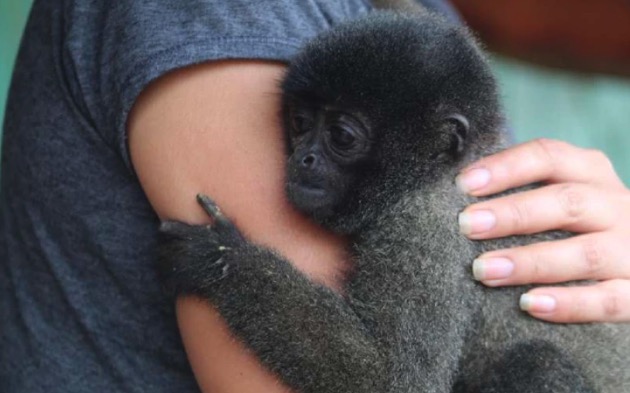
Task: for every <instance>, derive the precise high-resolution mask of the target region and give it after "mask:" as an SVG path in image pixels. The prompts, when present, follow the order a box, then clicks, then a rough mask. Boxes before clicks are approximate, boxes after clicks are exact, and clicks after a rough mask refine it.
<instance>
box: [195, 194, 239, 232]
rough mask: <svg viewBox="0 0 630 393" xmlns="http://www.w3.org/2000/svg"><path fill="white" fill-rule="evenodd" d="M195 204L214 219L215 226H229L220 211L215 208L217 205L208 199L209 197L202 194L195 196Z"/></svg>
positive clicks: (228, 221) (228, 222) (217, 207)
mask: <svg viewBox="0 0 630 393" xmlns="http://www.w3.org/2000/svg"><path fill="white" fill-rule="evenodd" d="M197 202H198V203H199V205H201V207H202V208H203V210H205V211H206V213H207V214H208V215H209V216H210V217H212V218H213V219H214V224H215V225H227V224H231V223H230V220H228V219H227V217H225V215H224V214H223V212H222V211H221V209H219V206H217V204H216V203H215V202H214V201H213V200H212V199H210V197H209V196H207V195H204V194H197Z"/></svg>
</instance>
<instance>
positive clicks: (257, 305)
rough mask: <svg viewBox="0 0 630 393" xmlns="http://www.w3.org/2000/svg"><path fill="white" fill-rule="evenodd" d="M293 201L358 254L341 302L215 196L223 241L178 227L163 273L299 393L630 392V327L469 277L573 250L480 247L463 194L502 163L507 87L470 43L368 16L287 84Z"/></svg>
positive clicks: (516, 240) (497, 243) (165, 231)
mask: <svg viewBox="0 0 630 393" xmlns="http://www.w3.org/2000/svg"><path fill="white" fill-rule="evenodd" d="M282 90H283V99H282V106H283V125H284V128H285V130H286V140H287V151H288V162H287V184H286V190H287V195H288V197H289V199H290V201H291V202H292V203H293V204H295V206H297V208H299V209H300V210H301V211H303V212H304V213H306V214H307V215H309V216H310V217H312V219H313V220H315V221H316V222H318V223H319V224H321V225H322V226H324V227H326V228H328V229H330V230H332V231H335V232H337V233H340V234H343V235H346V236H348V238H349V239H350V253H351V255H352V258H353V261H354V265H355V270H354V272H353V275H352V277H350V278H349V280H348V282H347V283H346V286H345V295H344V296H342V295H339V294H338V293H335V292H333V291H331V290H329V289H328V288H326V287H324V286H323V285H320V284H318V283H315V282H313V281H311V280H310V279H309V278H308V277H306V276H305V275H304V274H302V273H301V272H300V271H298V270H296V269H295V268H294V267H293V266H292V265H291V263H289V262H288V261H287V260H286V259H284V258H283V257H282V256H280V255H278V254H277V253H276V252H274V251H273V250H270V249H267V248H265V247H261V246H258V245H256V244H253V243H251V242H249V241H248V240H247V239H245V238H244V237H243V236H242V235H241V234H240V232H239V231H238V229H236V227H235V226H234V225H233V224H232V223H231V222H230V220H229V219H228V218H227V217H225V216H224V215H223V214H222V213H221V212H220V210H219V208H218V207H217V206H216V205H215V204H214V203H213V202H212V200H210V199H209V198H208V197H205V196H199V198H198V199H199V202H200V203H201V205H202V206H203V207H204V208H205V209H206V211H207V213H208V214H209V215H210V216H211V217H212V218H213V219H214V224H213V225H212V226H191V225H187V224H184V223H180V222H173V221H170V222H169V221H167V222H164V223H163V224H162V226H161V233H162V237H163V239H162V242H161V245H160V266H161V268H162V271H163V273H164V276H165V279H166V283H167V286H168V288H170V290H171V291H172V292H173V293H174V294H176V295H196V296H200V297H202V298H204V299H207V300H208V301H209V302H210V303H212V304H213V305H214V306H215V307H216V308H217V309H218V310H219V312H220V313H221V315H222V316H223V318H225V320H226V321H227V323H228V325H229V327H230V329H231V330H232V332H233V333H234V334H235V335H236V336H237V337H239V338H240V339H241V340H242V341H243V342H244V343H245V344H246V345H247V346H248V347H249V348H251V350H252V351H253V352H254V353H255V354H256V355H257V356H258V357H259V358H260V360H261V361H262V363H263V364H265V365H266V366H267V367H268V368H269V369H270V370H271V371H273V372H275V373H276V374H277V375H278V376H279V377H280V378H281V379H282V380H283V381H285V382H286V383H287V384H288V385H289V386H290V387H291V388H293V389H294V390H295V391H296V392H304V393H355V392H356V393H366V392H374V393H385V392H392V393H393V392H396V393H398V392H409V393H411V392H419V393H420V392H422V393H446V392H457V393H472V392H482V393H500V392H504V393H526V392H527V393H534V392H535V393H541V392H553V393H586V392H589V393H591V392H605V393H620V392H630V367H629V365H630V363H629V361H630V329H629V328H628V326H627V325H606V324H592V325H586V324H584V325H559V324H549V323H544V322H541V321H537V320H534V319H532V318H530V317H527V316H526V315H523V313H521V312H520V310H518V307H517V306H516V305H517V303H518V298H519V295H520V294H521V292H522V291H523V289H522V288H503V289H492V290H489V289H487V288H485V287H484V286H482V285H480V284H479V283H477V282H475V281H474V280H473V279H472V278H471V274H470V263H471V261H472V260H473V259H474V258H475V257H477V256H478V255H480V254H481V253H483V252H485V251H487V250H490V249H497V248H507V247H513V246H515V245H522V244H526V243H531V242H537V241H542V240H551V239H556V238H559V237H562V236H566V234H563V233H559V232H550V233H546V234H541V235H532V236H526V237H525V236H523V237H508V238H503V239H498V240H491V241H470V240H468V239H466V238H465V237H464V236H462V235H461V234H460V233H459V232H458V226H457V219H456V217H457V213H458V212H459V211H461V210H463V209H464V207H465V206H467V205H469V204H470V203H473V202H474V201H475V199H474V198H472V197H469V196H466V195H463V194H462V193H460V192H459V191H458V190H457V188H456V186H455V184H454V181H453V179H454V178H455V176H456V175H457V174H458V172H459V171H460V170H461V169H462V168H463V167H465V166H466V165H467V164H469V163H471V162H473V161H475V160H477V159H479V158H481V157H483V156H485V155H488V154H491V153H494V152H496V151H498V150H500V149H502V148H504V147H505V146H506V143H505V139H506V137H505V132H504V125H503V124H504V122H503V118H502V114H501V108H500V104H499V100H498V93H497V87H496V82H495V79H494V78H493V76H492V74H491V71H490V69H489V66H488V64H487V61H486V59H485V56H484V55H483V54H482V52H481V51H480V49H479V48H478V46H477V44H476V43H475V40H474V39H473V38H472V37H471V35H470V34H469V32H468V31H467V30H466V29H465V28H463V27H457V26H453V25H451V24H449V23H448V22H446V21H444V20H442V19H441V18H440V17H438V16H434V15H431V14H429V13H422V14H418V15H413V16H402V15H399V14H394V13H385V12H379V13H373V14H371V15H368V16H367V17H364V18H362V19H359V20H356V21H352V22H349V23H346V24H343V25H340V26H338V27H335V28H333V29H331V30H330V31H328V32H326V33H324V34H322V35H321V36H319V37H317V38H315V39H314V40H313V41H312V42H310V43H309V44H308V45H307V46H306V47H305V48H304V49H303V50H302V51H301V52H300V53H299V54H298V55H297V56H296V57H295V59H294V60H293V61H292V62H291V64H290V66H289V69H288V72H287V74H286V77H285V79H284V81H283V83H282Z"/></svg>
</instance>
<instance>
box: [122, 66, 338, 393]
mask: <svg viewBox="0 0 630 393" xmlns="http://www.w3.org/2000/svg"><path fill="white" fill-rule="evenodd" d="M283 70H284V67H283V66H281V65H279V64H275V63H268V62H267V63H265V62H247V61H225V62H216V63H208V64H203V65H199V66H195V67H190V68H187V69H183V70H180V71H177V72H175V73H171V74H169V75H167V76H165V77H163V78H161V79H160V80H158V81H157V82H155V83H153V84H152V85H151V86H150V87H149V88H148V89H147V90H145V91H144V92H143V94H142V95H141V97H140V98H139V100H138V101H137V102H136V104H135V106H134V109H133V111H132V113H131V115H130V119H129V122H128V127H127V129H128V135H129V148H130V152H131V158H132V162H133V165H134V169H135V170H136V173H137V174H138V177H139V179H140V182H141V184H142V187H143V189H144V190H145V193H146V194H147V196H148V198H149V201H150V202H151V204H152V206H153V207H154V209H155V210H156V212H157V213H158V215H159V216H160V218H162V219H177V220H180V221H185V222H189V223H197V224H200V223H205V222H207V216H206V215H205V213H204V212H203V211H202V209H201V208H200V207H199V206H198V205H197V203H196V201H195V197H194V196H195V195H196V194H197V193H199V192H203V193H206V194H208V195H212V197H213V198H214V199H215V200H216V201H217V203H218V204H219V205H220V206H221V207H222V208H223V211H224V212H225V213H226V215H229V216H230V217H231V218H232V219H233V220H234V221H235V222H236V224H237V226H238V227H239V229H240V230H241V231H243V232H244V233H245V235H246V236H247V237H248V238H250V239H252V240H255V241H256V242H258V243H260V244H263V245H266V246H271V247H273V248H275V249H276V250H278V251H280V252H282V253H283V254H284V255H285V256H286V257H287V258H288V259H289V260H291V261H292V262H294V263H295V264H296V266H297V267H298V268H299V269H301V270H302V271H305V272H306V273H307V274H308V275H310V276H311V277H313V278H314V279H316V280H319V281H322V282H325V283H326V284H328V285H331V286H333V287H336V288H340V283H341V279H342V277H343V270H344V264H343V259H344V258H343V254H342V251H341V249H342V245H341V241H340V240H339V239H337V238H333V237H332V236H331V235H329V234H327V233H325V232H323V231H322V230H321V229H319V228H318V227H316V226H314V225H313V224H311V223H310V222H309V221H307V220H306V219H304V218H303V217H302V216H301V215H299V214H298V213H296V212H295V211H294V210H293V209H292V208H291V207H290V206H289V205H288V203H287V202H286V200H285V198H284V193H283V183H282V182H283V168H284V158H283V157H284V150H283V149H284V145H283V141H282V134H281V130H280V128H279V125H278V121H277V110H278V109H277V108H278V107H279V105H278V102H277V98H278V91H277V81H278V79H279V78H280V77H281V75H282V72H283ZM177 314H178V321H179V324H180V329H181V333H182V338H183V341H184V345H185V347H186V350H187V353H188V356H189V359H190V361H191V364H192V366H193V370H194V372H195V375H196V378H197V380H198V382H199V384H200V386H201V388H202V389H203V390H204V391H212V392H213V393H214V392H218V393H222V392H249V391H251V392H261V391H265V392H276V391H278V392H280V391H286V388H285V387H283V386H281V385H280V384H279V382H278V381H277V380H276V378H275V377H273V376H272V375H271V374H270V373H268V372H267V371H266V370H264V368H263V367H262V366H260V364H259V363H258V361H257V360H256V359H255V357H254V356H253V355H252V354H251V353H249V352H248V351H247V349H246V348H245V347H244V346H243V345H242V344H240V343H239V342H238V341H236V340H234V338H233V337H232V336H231V335H230V333H229V332H228V330H227V328H226V326H225V323H224V322H223V320H222V319H221V318H220V317H219V316H218V314H217V312H216V311H215V310H214V309H212V308H211V307H209V306H208V305H207V304H206V303H201V302H199V301H198V300H196V299H192V298H186V299H179V300H178V302H177Z"/></svg>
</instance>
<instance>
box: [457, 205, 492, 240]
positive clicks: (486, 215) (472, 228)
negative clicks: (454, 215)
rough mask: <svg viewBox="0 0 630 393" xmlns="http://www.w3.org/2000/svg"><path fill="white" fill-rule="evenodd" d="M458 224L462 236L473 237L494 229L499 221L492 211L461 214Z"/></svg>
mask: <svg viewBox="0 0 630 393" xmlns="http://www.w3.org/2000/svg"><path fill="white" fill-rule="evenodd" d="M458 222H459V231H460V232H461V233H462V234H464V235H472V234H475V233H480V232H485V231H489V230H490V229H492V228H494V225H495V224H496V222H497V219H496V217H495V216H494V214H493V213H492V212H491V211H488V210H477V211H473V212H461V213H459V217H458Z"/></svg>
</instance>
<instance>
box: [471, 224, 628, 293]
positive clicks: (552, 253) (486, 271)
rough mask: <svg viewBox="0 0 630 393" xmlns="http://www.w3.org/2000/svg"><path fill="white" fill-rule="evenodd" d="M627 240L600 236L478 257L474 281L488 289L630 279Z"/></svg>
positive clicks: (621, 236)
mask: <svg viewBox="0 0 630 393" xmlns="http://www.w3.org/2000/svg"><path fill="white" fill-rule="evenodd" d="M629 238H630V236H628V235H627V234H622V233H617V232H612V233H611V232H600V233H594V234H588V235H582V236H576V237H572V238H569V239H563V240H556V241H548V242H543V243H535V244H531V245H528V246H523V247H515V248H511V249H506V250H497V251H491V252H487V253H485V254H483V255H480V256H479V257H478V258H477V259H476V260H475V261H474V262H473V274H474V277H475V279H477V280H479V281H481V282H482V283H484V284H485V285H488V286H492V287H494V286H503V285H522V284H531V283H538V284H548V283H559V282H565V281H574V280H609V279H614V278H624V279H630V264H629V263H627V258H626V250H625V248H626V244H627V242H628V239H629Z"/></svg>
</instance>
